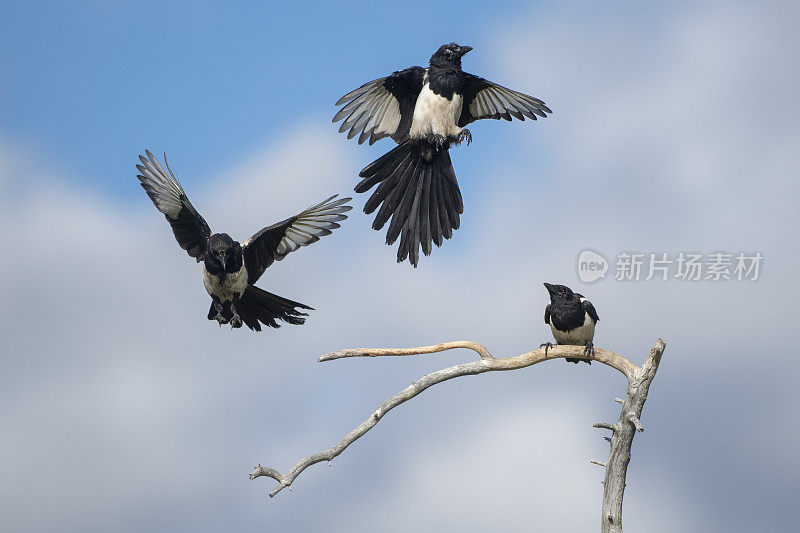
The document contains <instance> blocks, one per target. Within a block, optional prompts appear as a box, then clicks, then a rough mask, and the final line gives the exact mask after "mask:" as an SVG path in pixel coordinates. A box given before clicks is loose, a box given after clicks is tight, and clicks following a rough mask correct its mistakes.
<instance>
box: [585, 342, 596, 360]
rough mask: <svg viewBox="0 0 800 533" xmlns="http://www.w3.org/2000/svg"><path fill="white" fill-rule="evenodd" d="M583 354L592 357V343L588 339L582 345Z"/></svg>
mask: <svg viewBox="0 0 800 533" xmlns="http://www.w3.org/2000/svg"><path fill="white" fill-rule="evenodd" d="M583 355H588V356H589V357H594V344H592V341H589V342H587V343H586V344H585V345H584V348H583Z"/></svg>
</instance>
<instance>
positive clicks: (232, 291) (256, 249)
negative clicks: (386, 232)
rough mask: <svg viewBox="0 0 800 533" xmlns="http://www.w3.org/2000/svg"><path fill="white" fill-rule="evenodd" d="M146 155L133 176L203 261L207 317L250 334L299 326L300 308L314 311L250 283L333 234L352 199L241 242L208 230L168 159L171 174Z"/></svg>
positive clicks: (329, 203)
mask: <svg viewBox="0 0 800 533" xmlns="http://www.w3.org/2000/svg"><path fill="white" fill-rule="evenodd" d="M146 154H147V157H146V158H145V157H144V156H141V155H140V156H139V160H140V161H141V164H140V165H136V168H137V169H139V172H140V174H139V175H138V176H137V177H138V178H139V181H141V185H142V187H143V188H144V190H145V191H147V194H148V196H150V199H151V200H152V201H153V203H154V204H155V206H156V208H157V209H158V210H159V211H161V212H162V213H163V214H164V216H165V217H166V218H167V222H169V224H170V226H172V232H173V233H174V234H175V239H177V241H178V244H179V245H180V247H181V248H183V249H184V250H186V251H187V252H188V253H189V256H190V257H194V258H195V259H197V262H198V263H199V262H201V261H202V262H203V284H204V285H205V287H206V291H207V292H208V294H209V295H210V296H211V309H209V311H208V319H209V320H216V321H217V322H219V324H220V325H222V324H230V325H231V326H232V327H234V328H240V327H242V323H244V324H246V325H247V327H249V328H250V329H252V330H254V331H261V324H260V323H263V324H264V325H265V326H268V327H271V328H278V327H280V325H279V324H278V323H277V322H276V320H282V321H284V322H288V323H289V324H303V323H304V322H305V321H306V319H305V318H303V317H305V316H308V313H304V312H302V311H300V309H310V310H313V307H309V306H307V305H304V304H301V303H298V302H294V301H292V300H287V299H286V298H282V297H280V296H277V295H275V294H272V293H270V292H267V291H265V290H263V289H259V288H258V287H256V286H255V285H254V283H255V282H256V281H258V278H260V277H261V275H262V274H263V273H264V270H266V269H267V267H268V266H270V265H271V264H272V263H273V261H280V260H281V259H283V258H284V257H286V255H287V254H288V253H289V252H293V251H295V250H297V249H298V248H299V247H301V246H307V245H309V244H311V243H313V242H317V241H318V240H319V238H320V237H322V236H325V235H330V233H331V230H334V229H336V228H338V227H339V224H338V222H340V221H342V220H344V219H346V218H347V215H343V214H342V213H345V212H347V211H349V210H350V209H352V207H350V206H349V205H346V204H347V202H349V201H350V200H351V199H352V198H340V199H338V200H337V199H336V196H337V195H334V196H331V197H330V198H328V199H327V200H325V201H324V202H321V203H319V204H316V205H313V206H311V207H309V208H308V209H306V210H305V211H303V212H302V213H298V214H297V215H295V216H293V217H289V218H287V219H286V220H283V221H281V222H278V223H277V224H273V225H272V226H269V227H266V228H264V229H262V230H261V231H259V232H258V233H256V234H255V235H253V236H252V237H250V238H249V239H247V240H246V241H244V242H243V243H241V244H240V243H238V242H236V241H235V240H233V239H232V238H231V237H230V236H229V235H228V234H227V233H212V232H211V229H210V228H209V227H208V224H207V223H206V221H205V220H204V219H203V217H202V216H200V214H199V213H198V212H197V210H195V208H194V206H192V203H191V202H190V201H189V198H187V197H186V193H185V192H183V188H182V187H181V186H180V184H179V183H178V180H177V179H176V178H175V175H174V174H173V173H172V169H171V168H170V167H169V163H168V162H167V157H166V155H165V156H164V163H165V164H166V166H167V170H168V171H169V174H167V172H165V171H164V167H162V166H161V164H160V163H159V162H158V160H157V159H156V158H155V157H154V156H153V154H151V153H150V151H149V150H148V151H146ZM259 322H260V323H259Z"/></svg>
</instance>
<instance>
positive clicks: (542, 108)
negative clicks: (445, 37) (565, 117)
mask: <svg viewBox="0 0 800 533" xmlns="http://www.w3.org/2000/svg"><path fill="white" fill-rule="evenodd" d="M470 50H472V47H471V46H459V45H457V44H456V43H450V44H445V45H442V46H441V47H440V48H439V50H437V51H436V53H435V54H433V55H432V56H431V59H430V66H429V67H428V68H422V67H410V68H407V69H405V70H398V71H396V72H394V73H392V74H391V75H389V76H387V77H385V78H380V79H377V80H373V81H371V82H369V83H365V84H364V85H362V86H361V87H359V88H358V89H355V90H354V91H351V92H349V93H347V94H346V95H344V96H342V97H341V98H340V99H339V101H338V102H336V105H337V106H339V105H344V107H343V108H342V109H340V110H339V112H338V113H336V115H335V116H334V117H333V122H337V121H339V120H342V119H344V122H342V124H341V126H340V128H339V132H344V131H347V130H349V131H348V133H347V138H348V139H352V138H353V137H355V136H356V135H358V143H359V144H361V143H363V142H364V141H366V140H367V139H369V144H372V143H374V142H375V141H377V140H379V139H383V138H384V137H391V138H392V139H393V140H394V141H395V142H397V143H398V145H399V146H397V147H396V148H394V149H393V150H392V151H390V152H389V153H387V154H386V155H384V156H383V157H381V158H379V159H377V160H376V161H374V162H373V163H371V164H369V165H367V166H366V167H365V168H364V169H363V170H362V171H361V173H360V174H359V176H360V177H361V178H363V180H362V181H361V182H360V183H359V184H358V185H356V187H355V191H356V192H359V193H361V192H366V191H368V190H370V189H371V188H372V187H374V186H375V185H377V186H378V187H377V189H375V191H374V192H373V193H372V196H371V197H370V199H369V200H368V201H367V203H366V205H365V206H364V212H365V213H367V214H370V213H372V212H373V211H375V210H376V209H378V207H380V209H379V210H378V214H377V215H376V216H375V220H374V221H373V223H372V227H373V229H376V230H380V229H381V228H382V227H383V226H384V224H386V222H388V221H389V218H391V219H392V220H391V222H390V223H389V229H388V231H387V233H386V244H389V245H391V244H393V243H394V242H395V240H397V238H398V237H400V245H399V247H398V250H397V262H398V263H399V262H402V261H403V260H405V259H406V258H408V260H409V261H410V262H411V264H412V265H413V266H415V267H416V266H417V262H418V261H419V247H420V245H422V252H423V253H424V254H425V255H430V253H431V242H433V243H434V244H436V246H441V245H442V237H444V238H445V239H449V238H450V237H452V235H453V230H457V229H458V227H459V225H460V218H459V215H461V214H462V213H463V212H464V205H463V203H462V200H461V191H459V189H458V182H457V181H456V175H455V172H454V171H453V164H452V162H451V161H450V154H449V152H448V149H449V148H450V145H452V144H460V143H461V141H464V140H466V141H467V144H469V143H470V142H471V141H472V134H471V133H470V131H469V130H468V129H466V128H464V126H466V125H467V124H470V123H471V122H474V121H476V120H478V119H482V118H493V119H501V118H502V119H505V120H511V117H515V118H518V119H520V120H525V117H528V118H529V119H532V120H536V117H537V115H538V116H539V117H543V118H544V117H546V116H547V114H548V113H552V111H550V109H549V108H548V107H547V106H546V105H545V104H544V102H542V101H541V100H539V99H538V98H534V97H532V96H528V95H526V94H522V93H518V92H516V91H512V90H511V89H507V88H506V87H503V86H502V85H497V84H496V83H492V82H490V81H488V80H485V79H483V78H479V77H478V76H473V75H472V74H467V73H466V72H464V71H462V70H461V57H462V56H463V55H464V54H466V53H467V52H469V51H470ZM401 235H402V236H401Z"/></svg>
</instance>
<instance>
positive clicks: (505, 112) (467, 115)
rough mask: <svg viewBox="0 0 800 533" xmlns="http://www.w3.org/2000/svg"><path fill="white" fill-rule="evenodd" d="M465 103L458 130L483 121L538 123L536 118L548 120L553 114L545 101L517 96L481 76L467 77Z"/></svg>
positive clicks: (518, 94) (514, 92)
mask: <svg viewBox="0 0 800 533" xmlns="http://www.w3.org/2000/svg"><path fill="white" fill-rule="evenodd" d="M465 76H466V84H465V86H464V103H463V106H462V108H461V117H460V118H459V120H458V125H459V127H462V128H463V127H464V126H466V125H467V124H469V123H471V122H475V121H476V120H480V119H482V118H494V119H500V118H502V119H505V120H511V117H515V118H518V119H520V120H525V117H528V118H529V119H532V120H536V116H537V115H538V116H540V117H542V118H546V117H547V114H548V113H552V111H550V108H548V107H547V106H546V105H544V102H542V101H541V100H539V99H538V98H534V97H533V96H528V95H527V94H522V93H518V92H517V91H512V90H511V89H507V88H506V87H503V86H502V85H497V84H496V83H492V82H490V81H488V80H485V79H483V78H479V77H478V76H473V75H472V74H466V73H465Z"/></svg>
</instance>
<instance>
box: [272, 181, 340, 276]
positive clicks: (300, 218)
mask: <svg viewBox="0 0 800 533" xmlns="http://www.w3.org/2000/svg"><path fill="white" fill-rule="evenodd" d="M335 198H336V195H334V196H331V197H330V198H328V199H327V200H325V201H324V202H321V203H319V204H317V205H314V206H311V207H309V208H308V209H306V210H305V211H303V212H302V213H300V214H299V215H297V220H295V221H294V222H293V223H292V225H291V226H289V228H288V229H287V230H286V234H285V235H284V237H283V239H281V242H280V243H279V244H278V248H277V249H276V250H275V259H276V260H277V261H280V260H281V259H283V258H284V257H286V255H287V254H289V253H291V252H294V251H295V250H297V249H298V248H300V247H301V246H308V245H309V244H311V243H314V242H317V241H318V240H319V238H320V237H324V236H325V235H330V234H331V231H332V230H334V229H336V228H338V227H340V225H339V224H338V222H340V221H342V220H344V219H345V218H347V217H346V216H345V215H343V214H342V213H345V212H347V211H350V210H351V209H352V207H350V206H349V205H344V204H345V203H346V202H348V201H350V198H340V199H338V200H334V199H335Z"/></svg>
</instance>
